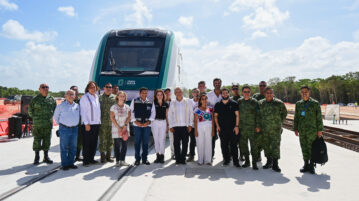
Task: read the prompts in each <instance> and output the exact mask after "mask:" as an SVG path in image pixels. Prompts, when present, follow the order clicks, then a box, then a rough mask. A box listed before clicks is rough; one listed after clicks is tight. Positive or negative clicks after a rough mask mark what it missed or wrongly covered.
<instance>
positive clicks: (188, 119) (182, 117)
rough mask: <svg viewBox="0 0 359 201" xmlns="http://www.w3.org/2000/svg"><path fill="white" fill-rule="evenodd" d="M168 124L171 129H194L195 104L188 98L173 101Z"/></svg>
mask: <svg viewBox="0 0 359 201" xmlns="http://www.w3.org/2000/svg"><path fill="white" fill-rule="evenodd" d="M168 124H169V127H170V128H173V127H182V126H186V127H188V126H192V127H193V104H192V101H190V100H189V99H187V98H183V99H182V100H181V101H178V100H177V99H176V100H173V101H172V102H171V104H170V109H169V111H168Z"/></svg>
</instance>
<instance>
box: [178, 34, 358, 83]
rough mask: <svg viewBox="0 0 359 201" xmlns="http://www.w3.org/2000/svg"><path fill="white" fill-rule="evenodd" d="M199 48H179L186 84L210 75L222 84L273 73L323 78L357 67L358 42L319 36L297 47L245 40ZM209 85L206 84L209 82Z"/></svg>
mask: <svg viewBox="0 0 359 201" xmlns="http://www.w3.org/2000/svg"><path fill="white" fill-rule="evenodd" d="M203 47H206V49H205V51H203V49H194V48H183V49H182V53H183V61H184V62H183V66H184V71H185V74H187V75H190V78H189V79H187V80H188V82H187V83H185V84H186V85H187V86H186V87H189V88H191V87H193V86H196V83H197V82H198V80H202V79H204V80H205V81H206V82H208V83H211V81H212V79H213V78H214V77H220V78H222V80H223V82H224V84H226V85H229V84H231V83H232V82H239V83H241V84H244V83H250V84H255V83H258V82H259V81H260V80H269V79H270V78H273V77H280V78H285V77H287V76H296V77H297V79H302V78H311V79H313V78H318V77H320V78H325V77H329V76H331V75H333V74H337V75H339V74H345V73H347V72H350V71H358V69H359V57H358V56H357V55H359V42H345V41H343V42H339V43H336V44H331V43H330V42H329V41H328V40H327V39H325V38H322V37H312V38H308V39H306V40H304V41H303V43H302V44H300V45H299V46H297V47H293V48H289V49H279V50H272V51H263V50H261V49H258V48H255V47H252V46H249V45H247V44H245V43H234V44H231V45H227V46H223V45H219V44H217V45H208V44H207V45H204V46H203ZM209 87H210V86H209Z"/></svg>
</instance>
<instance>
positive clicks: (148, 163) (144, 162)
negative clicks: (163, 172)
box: [142, 161, 151, 165]
mask: <svg viewBox="0 0 359 201" xmlns="http://www.w3.org/2000/svg"><path fill="white" fill-rule="evenodd" d="M142 164H145V165H150V164H151V163H150V162H149V161H142Z"/></svg>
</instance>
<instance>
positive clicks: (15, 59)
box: [0, 42, 95, 91]
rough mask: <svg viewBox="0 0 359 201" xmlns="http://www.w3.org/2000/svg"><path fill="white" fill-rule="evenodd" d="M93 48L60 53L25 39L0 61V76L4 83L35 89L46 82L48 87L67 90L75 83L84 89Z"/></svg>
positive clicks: (55, 89)
mask: <svg viewBox="0 0 359 201" xmlns="http://www.w3.org/2000/svg"><path fill="white" fill-rule="evenodd" d="M94 53H95V51H94V50H81V51H76V52H63V51H59V50H57V48H56V47H55V46H53V45H44V44H39V43H35V42H28V43H27V44H26V47H25V48H24V49H23V50H21V51H18V52H13V53H10V54H9V55H7V56H6V57H5V59H2V60H1V61H0V62H1V63H0V66H1V67H0V79H1V81H2V83H6V85H7V86H11V87H14V86H16V87H18V88H22V89H29V88H30V89H37V88H38V86H39V84H40V83H43V82H45V83H48V84H49V86H50V90H52V91H59V90H67V89H68V88H69V87H70V86H71V85H78V86H79V87H80V90H83V89H84V87H85V85H86V83H87V82H88V78H89V73H90V69H91V64H92V59H93V56H94Z"/></svg>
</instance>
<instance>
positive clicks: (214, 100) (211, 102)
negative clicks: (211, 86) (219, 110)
mask: <svg viewBox="0 0 359 201" xmlns="http://www.w3.org/2000/svg"><path fill="white" fill-rule="evenodd" d="M207 97H208V103H207V104H208V105H209V106H211V107H214V106H215V105H216V103H218V102H220V101H221V100H222V95H221V94H219V95H218V96H217V95H216V93H214V91H211V92H209V93H208V94H207Z"/></svg>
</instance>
